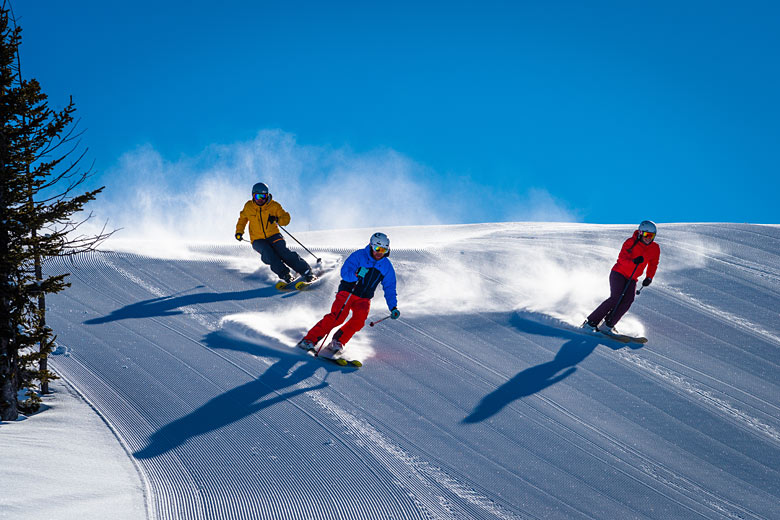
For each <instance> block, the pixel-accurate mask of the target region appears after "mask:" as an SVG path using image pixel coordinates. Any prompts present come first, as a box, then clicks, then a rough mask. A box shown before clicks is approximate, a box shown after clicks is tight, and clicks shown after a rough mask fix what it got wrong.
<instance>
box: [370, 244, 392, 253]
mask: <svg viewBox="0 0 780 520" xmlns="http://www.w3.org/2000/svg"><path fill="white" fill-rule="evenodd" d="M371 249H373V250H374V251H376V252H377V253H381V254H385V253H387V251H388V249H387V248H386V247H382V246H373V247H372V248H371Z"/></svg>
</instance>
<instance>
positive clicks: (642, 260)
mask: <svg viewBox="0 0 780 520" xmlns="http://www.w3.org/2000/svg"><path fill="white" fill-rule="evenodd" d="M644 261H645V257H644V256H638V257H636V258H634V264H636V265H639V264H641V263H642V262H644Z"/></svg>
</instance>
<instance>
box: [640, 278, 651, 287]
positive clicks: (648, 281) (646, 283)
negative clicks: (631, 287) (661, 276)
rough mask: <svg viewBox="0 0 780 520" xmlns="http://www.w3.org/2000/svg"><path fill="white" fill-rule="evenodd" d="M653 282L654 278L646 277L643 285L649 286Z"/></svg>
mask: <svg viewBox="0 0 780 520" xmlns="http://www.w3.org/2000/svg"><path fill="white" fill-rule="evenodd" d="M651 283H653V279H652V278H645V279H644V280H642V287H647V286H648V285H650V284H651Z"/></svg>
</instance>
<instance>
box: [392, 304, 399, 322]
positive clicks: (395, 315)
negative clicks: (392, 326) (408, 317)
mask: <svg viewBox="0 0 780 520" xmlns="http://www.w3.org/2000/svg"><path fill="white" fill-rule="evenodd" d="M399 316H401V311H399V310H398V307H393V308H392V309H390V317H391V318H393V319H394V320H397V319H398V317H399Z"/></svg>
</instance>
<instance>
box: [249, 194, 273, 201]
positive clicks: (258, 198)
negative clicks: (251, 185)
mask: <svg viewBox="0 0 780 520" xmlns="http://www.w3.org/2000/svg"><path fill="white" fill-rule="evenodd" d="M252 197H253V198H254V199H255V201H256V202H265V201H266V200H268V197H269V195H268V193H254V194H252Z"/></svg>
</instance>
